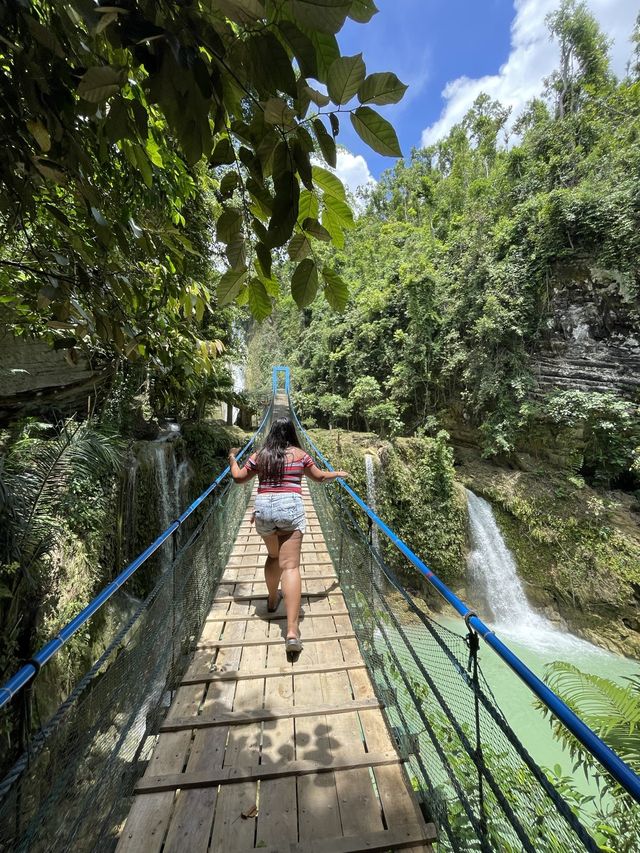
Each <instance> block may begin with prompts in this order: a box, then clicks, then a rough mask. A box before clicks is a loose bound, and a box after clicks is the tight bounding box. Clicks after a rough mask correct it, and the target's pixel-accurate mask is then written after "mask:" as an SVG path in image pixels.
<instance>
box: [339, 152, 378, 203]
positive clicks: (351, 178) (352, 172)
mask: <svg viewBox="0 0 640 853" xmlns="http://www.w3.org/2000/svg"><path fill="white" fill-rule="evenodd" d="M335 171H336V174H337V175H338V177H339V178H340V180H341V181H342V183H343V184H344V185H345V186H346V187H348V189H349V190H351V192H352V193H355V191H356V190H357V189H358V187H361V186H364V185H365V184H375V183H376V181H375V178H374V177H373V175H372V174H371V172H370V171H369V166H368V164H367V161H366V160H365V159H364V157H363V156H362V154H352V153H351V152H350V151H347V150H346V149H345V148H338V152H337V165H336V169H335Z"/></svg>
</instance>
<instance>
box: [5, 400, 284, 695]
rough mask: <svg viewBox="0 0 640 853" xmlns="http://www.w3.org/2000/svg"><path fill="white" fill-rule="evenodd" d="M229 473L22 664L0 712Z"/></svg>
mask: <svg viewBox="0 0 640 853" xmlns="http://www.w3.org/2000/svg"><path fill="white" fill-rule="evenodd" d="M272 407H273V401H272V402H271V403H270V405H269V406H268V408H267V411H266V412H265V415H264V417H263V419H262V421H261V422H260V426H259V427H258V429H257V430H256V431H255V433H254V434H253V435H252V436H251V438H250V439H249V441H248V442H247V443H246V444H245V446H244V447H243V448H242V450H241V451H240V452H239V453H238V456H237V458H238V459H240V458H241V457H242V456H243V455H244V454H245V453H246V452H247V451H248V450H249V449H250V448H251V447H252V446H253V444H254V442H255V440H256V436H257V435H258V433H259V432H260V430H261V429H262V427H263V426H264V425H265V423H266V422H267V420H268V418H269V415H270V414H271V410H272ZM230 471H231V468H230V466H228V465H227V467H226V468H225V469H224V471H222V473H221V474H219V475H218V476H217V477H216V479H215V480H214V481H213V483H211V485H210V486H209V487H208V488H207V489H205V491H204V492H203V493H202V494H201V495H200V496H199V497H197V498H196V499H195V501H194V502H193V503H192V504H190V505H189V506H188V507H187V508H186V509H185V511H184V512H183V513H182V515H180V516H179V517H178V518H177V519H176V520H175V521H173V522H172V523H171V524H170V525H169V527H167V529H166V530H164V531H163V532H162V533H161V534H160V535H159V536H158V538H157V539H155V540H154V541H153V542H152V543H151V545H149V547H148V548H147V549H146V550H144V551H143V552H142V554H140V555H139V556H138V557H136V559H135V560H133V562H132V563H129V565H128V566H127V567H126V568H124V569H123V570H122V571H121V572H120V574H119V575H118V576H117V577H115V578H114V579H113V580H112V581H111V583H110V584H107V586H106V587H105V588H104V589H103V590H102V591H101V592H100V593H99V594H98V595H97V596H96V597H95V598H94V599H93V601H91V602H89V604H88V605H87V606H86V607H85V608H84V609H83V610H81V611H80V613H78V615H77V616H76V617H75V618H74V619H72V620H71V622H69V623H68V624H67V625H65V626H64V628H62V629H61V630H60V632H59V633H58V635H57V636H56V637H54V638H53V639H52V640H49V642H48V643H47V644H46V645H44V646H43V647H42V648H41V649H40V650H39V651H38V652H36V653H35V654H34V656H33V657H32V658H31V660H30V661H29V662H27V663H26V664H24V666H22V667H21V668H20V669H19V670H18V672H16V674H15V675H14V676H12V677H11V678H10V679H9V680H8V681H6V682H5V683H4V684H3V685H2V687H0V709H1V708H4V706H5V705H6V704H7V703H8V702H10V701H11V699H12V698H13V697H14V696H15V695H16V694H17V693H19V692H20V690H22V689H23V688H24V687H26V685H27V684H28V683H29V682H30V681H31V680H32V679H33V678H34V677H35V676H36V675H37V674H38V672H39V671H40V669H41V668H42V667H43V666H44V665H45V664H46V663H47V662H48V661H49V660H51V658H52V657H53V656H54V655H55V654H56V652H58V651H59V650H60V649H61V648H62V646H63V645H64V644H65V643H66V642H67V640H68V639H69V638H70V637H72V636H73V635H74V634H75V633H76V631H77V630H78V629H79V628H80V627H82V625H84V624H85V622H87V621H88V620H89V619H90V618H91V617H92V616H93V614H94V613H95V612H96V611H97V610H99V609H100V608H101V607H102V605H103V604H104V603H105V602H107V601H108V600H109V599H110V598H111V596H112V595H113V594H114V593H116V592H117V591H118V590H119V589H120V587H121V586H123V584H125V583H126V582H127V581H128V580H129V578H130V577H131V576H132V575H133V574H135V572H136V571H137V570H138V569H139V568H140V566H141V565H142V564H143V563H145V562H146V561H147V560H148V559H149V557H151V555H152V554H154V553H155V552H156V551H157V550H158V548H160V547H161V546H162V545H163V544H164V543H165V542H166V541H167V539H169V538H170V537H171V536H173V534H174V533H175V532H176V530H178V528H179V527H180V525H181V524H183V523H184V521H186V519H187V518H189V516H190V515H191V514H192V513H193V512H195V510H196V509H197V508H198V507H199V506H200V504H202V503H203V502H204V501H205V500H206V499H207V498H208V497H209V495H210V494H211V493H212V492H213V491H214V490H215V489H216V488H217V487H218V486H219V485H220V483H221V482H222V481H223V480H224V479H225V477H226V476H227V475H228V474H229V472H230Z"/></svg>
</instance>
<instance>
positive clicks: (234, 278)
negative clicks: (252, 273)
mask: <svg viewBox="0 0 640 853" xmlns="http://www.w3.org/2000/svg"><path fill="white" fill-rule="evenodd" d="M246 277H247V268H246V267H240V269H237V270H229V271H228V272H226V273H225V274H224V275H223V276H222V278H221V279H220V281H219V282H218V302H219V303H220V305H228V304H229V302H233V300H234V299H235V298H236V296H237V295H238V294H239V293H240V289H241V287H242V285H243V284H244V280H245V279H246Z"/></svg>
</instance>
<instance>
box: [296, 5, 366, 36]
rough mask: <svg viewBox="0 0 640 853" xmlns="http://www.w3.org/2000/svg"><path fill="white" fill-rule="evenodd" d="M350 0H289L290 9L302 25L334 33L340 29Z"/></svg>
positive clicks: (347, 11) (322, 31)
mask: <svg viewBox="0 0 640 853" xmlns="http://www.w3.org/2000/svg"><path fill="white" fill-rule="evenodd" d="M350 6H351V0H291V11H292V12H293V15H294V17H295V18H296V20H297V21H298V22H299V23H300V24H302V26H303V27H309V29H312V30H318V31H319V32H321V33H329V34H334V33H337V32H339V31H340V30H341V29H342V26H343V24H344V22H345V20H346V17H347V15H348V13H349V9H350Z"/></svg>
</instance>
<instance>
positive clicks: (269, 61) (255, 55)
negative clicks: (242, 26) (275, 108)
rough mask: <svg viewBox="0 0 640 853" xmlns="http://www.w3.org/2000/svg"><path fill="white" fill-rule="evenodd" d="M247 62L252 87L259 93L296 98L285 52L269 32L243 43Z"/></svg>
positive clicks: (259, 34)
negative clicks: (281, 94)
mask: <svg viewBox="0 0 640 853" xmlns="http://www.w3.org/2000/svg"><path fill="white" fill-rule="evenodd" d="M244 46H245V51H246V54H247V57H248V61H249V63H250V65H251V71H252V76H253V78H254V79H253V85H254V86H255V87H256V88H257V89H258V91H259V92H264V93H265V94H276V92H278V91H280V92H286V93H287V94H288V95H291V97H292V98H295V97H296V94H297V91H296V76H295V74H294V71H293V66H292V65H291V60H290V59H289V56H288V55H287V51H286V50H285V49H284V47H283V46H282V44H281V42H280V41H279V40H278V38H277V37H276V36H275V35H274V34H273V33H272V32H269V31H263V32H261V33H258V34H256V35H254V36H252V37H251V38H249V39H247V40H246V42H245V43H244Z"/></svg>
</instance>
